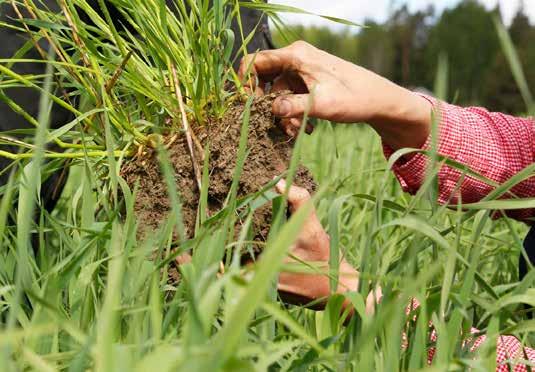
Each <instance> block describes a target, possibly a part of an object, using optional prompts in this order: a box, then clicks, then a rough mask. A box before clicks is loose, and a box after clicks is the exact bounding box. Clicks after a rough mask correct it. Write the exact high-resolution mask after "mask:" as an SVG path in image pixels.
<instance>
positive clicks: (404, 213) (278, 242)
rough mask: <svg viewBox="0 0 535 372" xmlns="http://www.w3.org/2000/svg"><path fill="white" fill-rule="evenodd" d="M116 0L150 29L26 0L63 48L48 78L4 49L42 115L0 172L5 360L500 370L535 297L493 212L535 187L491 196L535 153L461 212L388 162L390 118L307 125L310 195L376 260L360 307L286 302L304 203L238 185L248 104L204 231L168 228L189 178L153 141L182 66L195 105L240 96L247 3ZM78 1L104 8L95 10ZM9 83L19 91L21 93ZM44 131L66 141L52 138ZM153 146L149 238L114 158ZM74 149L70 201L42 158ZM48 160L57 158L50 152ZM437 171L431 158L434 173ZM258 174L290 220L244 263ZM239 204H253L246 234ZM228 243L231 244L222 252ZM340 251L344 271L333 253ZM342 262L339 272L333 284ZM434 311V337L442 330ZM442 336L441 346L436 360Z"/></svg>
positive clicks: (36, 364)
mask: <svg viewBox="0 0 535 372" xmlns="http://www.w3.org/2000/svg"><path fill="white" fill-rule="evenodd" d="M112 2H113V3H114V4H115V5H117V6H118V7H119V8H120V9H122V11H123V12H124V14H125V16H126V19H127V20H128V22H129V23H130V24H131V25H132V26H133V28H134V30H135V31H137V32H138V33H139V34H140V35H141V37H137V36H135V35H133V34H132V33H130V32H129V31H124V30H117V29H115V28H114V27H113V26H112V24H111V23H110V19H109V16H107V12H106V9H105V5H104V2H101V6H102V7H103V9H101V10H102V14H103V16H101V15H99V13H98V12H96V11H94V10H92V9H91V8H90V7H89V6H88V4H87V2H86V1H85V0H72V1H68V2H60V3H61V4H62V5H63V13H62V14H59V15H57V14H53V13H50V12H46V11H41V10H38V9H37V7H35V5H34V3H33V2H32V1H31V0H28V1H25V2H24V4H21V3H18V5H19V7H22V6H29V7H30V8H32V9H33V11H34V12H35V14H36V16H37V19H36V20H25V21H24V22H25V23H26V24H31V25H32V26H34V27H37V29H38V31H31V32H32V33H33V35H34V36H35V37H36V38H47V39H49V40H50V41H51V42H52V45H53V47H52V48H51V50H54V53H56V54H57V56H56V60H55V61H54V62H49V63H48V66H49V67H48V69H49V70H48V71H47V73H46V75H45V77H44V78H43V77H37V76H23V75H19V74H16V73H14V72H13V71H11V70H10V68H9V65H10V64H12V63H14V62H16V60H11V61H0V62H1V63H2V64H0V73H2V79H0V93H1V92H2V90H3V89H5V88H7V87H8V86H13V85H21V86H26V87H28V89H38V90H40V91H41V92H42V105H41V106H42V110H41V114H40V117H39V118H32V117H31V116H30V115H29V114H28V113H24V112H20V108H19V112H20V113H21V115H24V116H25V117H26V118H27V119H28V121H29V122H30V123H32V124H34V125H35V128H36V129H35V130H34V131H31V132H28V138H27V139H26V143H27V145H28V146H22V147H21V149H20V151H19V152H18V153H13V154H8V153H3V155H5V156H10V157H11V158H13V161H14V165H13V168H12V169H13V170H14V172H13V174H12V177H11V178H10V182H9V183H8V184H7V185H6V186H4V187H3V188H2V189H1V190H0V191H1V195H2V203H1V204H0V221H3V222H4V224H0V232H2V234H1V237H0V239H1V240H0V254H1V258H0V294H1V308H0V313H1V317H2V330H1V332H0V350H1V353H0V358H1V364H2V370H39V371H42V370H47V371H55V370H68V371H84V370H88V369H90V370H100V371H116V370H125V371H126V370H139V371H148V370H162V371H166V370H169V371H170V370H184V371H197V370H198V371H208V370H231V371H238V370H239V371H249V370H251V371H252V370H255V371H256V370H258V371H261V370H268V369H270V370H354V371H369V370H374V369H375V370H384V371H395V370H420V369H422V370H423V369H430V370H447V369H448V370H449V369H467V368H472V369H473V370H481V371H487V370H489V368H493V367H494V361H495V355H494V352H495V347H494V345H495V342H496V335H498V334H500V333H511V334H514V335H516V336H518V337H519V338H520V339H521V340H522V341H524V342H525V343H526V345H534V343H535V339H533V332H534V330H535V323H534V322H533V321H532V320H527V318H526V317H525V314H524V313H523V308H522V307H521V306H520V305H521V303H526V302H527V303H530V304H531V305H535V303H533V302H534V301H533V298H535V294H534V293H533V289H530V288H531V287H533V282H534V280H535V274H534V272H533V271H532V272H531V273H530V274H529V275H528V276H527V277H526V278H525V279H524V280H522V281H521V282H519V281H518V277H517V262H518V261H517V260H518V255H519V253H520V251H521V243H520V242H521V239H522V236H523V234H524V231H525V228H524V227H523V226H520V225H517V224H515V223H513V222H511V221H500V222H493V221H491V219H490V216H489V215H490V214H489V212H488V210H489V209H500V208H505V207H511V206H513V207H515V206H516V207H519V204H520V203H522V204H521V205H520V206H522V207H525V206H527V205H531V204H533V201H531V200H530V201H522V202H518V201H515V200H513V201H498V200H495V199H497V198H498V197H499V196H501V195H503V194H504V193H505V192H506V191H507V190H508V189H509V188H511V187H512V186H513V185H514V184H515V183H517V182H519V181H521V180H522V179H525V178H526V177H529V176H530V175H532V174H533V169H531V167H530V169H527V170H526V171H525V172H524V173H523V174H520V175H518V176H517V177H515V178H514V179H512V180H511V181H510V182H509V183H508V184H507V185H504V186H502V187H498V188H497V189H496V191H495V192H494V193H493V194H492V195H491V196H490V197H489V198H488V199H487V200H485V201H483V202H482V203H479V204H475V205H471V206H463V207H465V208H467V209H470V212H463V209H462V208H461V206H459V207H458V208H457V209H456V210H455V209H454V210H450V209H448V208H445V207H437V206H436V205H435V204H434V202H433V201H430V200H429V199H430V198H429V196H430V195H433V192H432V191H433V188H434V187H435V186H434V183H433V182H426V183H425V186H424V187H423V188H422V190H421V191H420V192H419V193H418V194H417V195H416V196H415V197H409V196H407V195H405V194H403V193H402V191H401V189H400V187H399V185H398V184H397V181H396V180H395V179H394V178H393V176H392V175H391V173H390V171H389V166H390V165H391V164H392V162H393V161H394V159H392V160H391V161H390V164H388V163H387V162H386V161H385V160H384V158H383V155H382V153H381V151H380V143H379V140H378V138H377V136H376V135H375V134H373V133H372V132H371V131H370V130H369V129H367V128H364V127H360V126H349V125H344V126H338V125H333V124H330V123H326V122H321V123H319V125H318V127H317V128H316V130H315V132H314V134H312V135H311V136H310V137H308V136H301V137H300V140H299V142H298V144H297V146H296V151H295V152H294V159H293V161H292V166H291V167H290V168H291V169H290V170H289V172H288V173H289V174H290V178H291V174H292V173H293V172H294V171H295V167H296V165H297V164H298V162H299V161H301V162H303V163H304V164H305V165H307V166H308V167H309V168H310V169H311V171H312V172H313V174H314V175H315V177H316V179H317V181H318V182H319V184H320V186H321V187H320V191H319V193H318V195H317V197H316V198H315V199H314V204H315V205H316V207H317V209H318V213H319V215H320V216H321V218H322V220H323V222H324V226H325V227H326V229H327V230H328V231H329V234H330V235H331V238H332V240H333V241H334V242H336V244H337V245H338V247H339V248H340V251H341V254H342V255H344V256H345V257H347V259H348V260H349V261H350V262H351V263H353V264H354V265H355V266H356V267H357V268H359V270H360V272H361V278H362V280H361V283H362V285H361V288H359V289H358V291H355V292H351V293H348V294H347V295H346V297H347V298H348V299H349V300H350V301H351V302H352V304H353V305H354V307H355V316H353V317H352V318H351V320H349V321H346V319H345V318H344V316H343V313H342V311H341V310H340V309H341V297H340V296H333V297H332V298H331V299H330V301H329V303H328V305H327V307H326V309H325V311H321V312H314V311H311V310H307V309H305V308H303V307H297V306H287V305H284V304H283V303H281V302H279V301H277V294H276V291H275V289H274V283H275V281H276V276H277V274H278V273H279V272H280V270H281V268H282V260H283V258H284V257H285V255H286V254H287V251H288V249H289V247H290V246H291V244H292V243H293V242H294V240H295V239H296V236H297V232H298V231H299V228H300V226H301V225H302V223H303V220H304V217H305V215H306V208H305V210H303V211H302V212H300V213H298V214H296V215H295V216H293V217H292V218H291V219H290V220H289V221H288V223H283V222H284V221H282V219H283V217H285V213H284V212H285V208H284V205H285V203H284V201H283V200H281V198H279V197H276V195H274V194H273V193H272V192H271V191H270V188H271V187H272V186H273V185H272V184H271V185H266V188H265V189H264V190H259V193H258V194H257V195H252V196H250V197H248V198H245V199H244V200H241V199H238V198H237V197H236V180H237V179H238V177H239V175H240V172H241V165H242V164H243V162H244V161H247V159H246V155H247V149H246V143H247V141H245V139H246V135H247V133H248V126H249V121H248V109H246V111H245V114H244V118H243V125H242V138H241V141H240V143H239V144H237V146H238V147H239V151H238V153H239V154H240V155H239V157H238V160H237V162H238V165H239V166H238V167H237V170H236V176H235V181H234V183H233V187H232V188H231V189H232V191H231V193H230V195H229V198H228V200H227V204H226V205H227V207H226V208H227V209H226V210H225V211H223V212H222V213H220V214H218V215H217V216H215V217H212V218H207V216H206V212H205V211H203V210H202V208H201V211H200V213H199V215H200V218H199V220H200V222H204V223H203V224H200V225H199V228H198V229H197V231H196V235H195V238H193V239H192V240H188V241H178V242H174V241H173V231H175V230H176V229H177V228H178V229H179V230H180V227H181V208H180V190H176V186H174V180H173V177H174V176H173V174H172V171H171V169H172V168H171V167H170V165H169V163H168V160H167V155H166V152H165V147H163V146H161V143H160V142H159V141H158V140H155V141H152V140H153V139H154V138H155V137H154V135H159V134H160V133H162V132H163V131H165V125H166V124H165V121H166V119H167V118H171V122H172V125H173V126H174V127H175V128H176V130H180V129H179V128H181V125H180V123H181V119H182V116H181V114H180V111H181V107H180V103H179V102H178V101H177V97H176V95H175V90H174V89H173V84H175V83H176V84H178V83H180V88H181V89H182V90H183V95H184V97H185V103H186V110H187V116H188V120H190V122H192V123H197V124H198V125H202V123H203V120H205V119H206V118H207V116H208V115H216V116H217V115H222V114H223V113H224V110H225V107H226V104H227V102H228V100H229V99H232V95H231V93H230V91H226V90H225V87H226V86H227V82H229V81H230V80H233V73H232V71H231V70H230V63H231V62H232V61H231V60H230V54H229V52H228V50H229V48H230V43H231V42H232V40H233V39H234V40H236V39H239V38H241V35H240V36H237V35H231V34H230V31H229V22H230V21H231V19H232V17H234V16H236V14H237V12H238V10H239V3H238V2H234V1H223V0H222V1H214V6H213V7H210V6H208V2H207V1H204V0H199V1H193V0H188V1H187V3H188V4H189V6H191V7H192V11H191V12H187V11H186V9H185V7H184V4H185V2H177V3H176V4H177V8H178V15H176V16H174V15H172V14H171V12H169V11H167V10H166V9H165V8H164V5H163V4H164V2H163V1H156V0H144V1H141V0H132V1H121V0H113V1H112ZM249 6H251V5H250V4H249ZM257 6H258V7H264V10H266V11H277V10H285V9H280V8H277V7H271V8H269V7H266V6H265V5H261V4H257ZM77 7H78V8H77ZM77 9H83V10H85V11H86V12H87V13H88V14H89V15H90V17H91V19H92V20H93V22H94V23H95V24H96V27H91V26H88V25H85V24H84V23H83V22H82V21H81V19H80V17H79V14H78V13H77V12H78V10H77ZM223 10H225V11H223ZM286 10H288V9H286ZM17 27H20V28H21V30H24V27H23V25H20V26H17ZM243 36H244V38H245V39H246V38H247V35H243ZM504 40H506V39H504ZM51 55H53V54H51ZM23 58H24V55H23V53H21V55H19V56H17V60H18V61H21V60H23ZM200 61H202V63H200ZM32 62H34V63H41V62H38V61H32ZM173 69H175V70H176V72H177V79H176V80H178V81H174V77H173V74H172V71H173ZM440 76H445V74H441V75H440ZM517 76H519V77H521V75H519V74H517ZM42 79H44V82H45V84H44V85H41V80H42ZM442 79H443V78H442ZM59 83H61V84H62V85H63V86H67V87H71V88H73V89H74V90H73V93H71V95H70V97H68V98H69V99H68V100H67V99H66V98H65V97H63V96H61V95H57V94H54V92H55V89H57V88H58V84H59ZM442 83H443V82H442ZM440 85H441V84H440V81H439V83H438V84H437V86H440ZM0 99H3V100H4V101H5V102H7V103H8V104H10V105H11V106H12V107H13V108H14V109H17V107H16V104H15V103H14V102H12V101H10V100H9V98H7V96H6V95H4V94H2V95H1V98H0ZM52 101H54V102H56V103H58V104H60V105H62V106H63V107H65V108H66V109H68V110H70V111H71V112H72V113H73V115H74V116H75V119H74V120H73V121H72V122H71V123H69V124H66V125H64V126H63V127H61V128H59V129H57V130H53V131H52V130H49V129H48V127H47V123H48V111H47V107H49V105H50V102H52ZM249 104H250V101H249ZM248 107H249V106H248ZM197 124H196V125H197ZM7 135H11V133H7ZM32 136H33V138H32ZM6 138H9V137H6ZM8 142H10V143H11V144H17V143H16V142H15V140H12V141H8ZM46 143H56V144H57V145H58V146H59V147H60V148H61V149H62V150H61V151H51V150H49V149H47V148H45V144H46ZM138 146H154V147H156V148H157V149H158V153H159V158H160V160H161V163H162V173H163V174H164V177H165V179H166V182H167V185H168V188H169V193H170V195H171V198H172V200H174V207H175V210H174V211H173V213H171V215H170V217H169V219H168V221H167V222H166V224H165V226H163V227H162V229H161V231H159V232H157V233H155V234H154V235H152V236H151V237H149V238H148V239H147V240H145V241H138V240H137V237H136V216H135V213H134V210H133V203H134V198H135V194H136V189H133V190H131V189H129V188H128V186H127V185H126V183H125V181H124V180H122V178H121V177H120V174H119V169H120V167H121V164H122V163H123V162H124V161H126V159H127V158H128V157H129V156H132V155H133V154H135V153H136V151H137V149H138ZM407 151H413V150H405V151H404V152H407ZM404 152H399V153H398V154H396V155H395V157H399V156H401V155H402V153H404ZM207 155H209V154H207ZM64 158H69V159H71V161H72V162H71V163H70V172H69V180H68V182H67V185H66V187H65V190H64V192H63V194H62V198H61V200H60V202H59V203H58V205H57V207H56V208H55V209H54V211H52V212H47V211H46V210H45V209H44V208H43V206H42V203H41V202H40V200H39V198H38V195H39V193H38V192H37V191H38V190H39V187H40V186H39V185H40V182H38V181H40V180H39V177H36V174H42V176H41V177H42V178H44V177H46V175H48V174H50V172H51V171H52V170H53V169H56V168H58V167H61V166H62V164H63V163H61V161H63V159H64ZM43 159H48V160H49V161H48V162H47V163H45V164H44V165H42V166H40V164H42V161H43ZM206 159H209V156H206ZM436 161H437V162H438V163H441V162H445V161H446V160H445V159H441V158H440V157H437V159H436ZM448 164H450V165H451V166H454V167H458V168H460V169H463V170H464V171H466V172H469V170H467V169H465V168H463V167H462V166H461V165H459V164H453V163H451V162H449V163H448ZM32 169H33V171H32ZM36 169H40V172H36V171H35V170H36ZM436 171H437V170H436V168H432V169H431V170H430V174H429V177H430V179H432V178H433V177H434V176H435V175H436ZM208 179H209V174H208V172H207V167H206V166H205V167H204V172H203V177H202V182H201V206H206V200H204V202H203V197H204V198H205V197H206V188H207V181H208ZM261 193H264V194H265V195H266V196H267V198H268V199H274V215H275V216H277V217H276V221H274V225H275V226H277V227H280V228H277V232H276V233H272V234H271V236H270V239H269V240H268V242H267V243H266V244H265V253H264V255H263V257H262V258H261V259H260V260H259V261H258V262H257V263H255V264H254V265H251V266H247V267H242V266H240V259H239V256H238V254H237V253H236V252H237V251H238V250H236V247H240V248H242V249H247V248H251V244H253V243H252V242H250V241H249V240H248V238H249V235H248V227H249V226H250V224H251V216H252V213H253V212H254V209H255V208H257V207H258V206H259V205H258V204H259V203H258V200H259V198H258V196H259V195H260V194H261ZM203 195H204V196H203ZM34 205H35V209H36V211H37V213H35V215H36V218H33V215H34V213H32V210H33V209H34ZM244 206H245V207H246V208H243V207H244ZM310 207H311V205H309V206H308V207H307V208H310ZM236 209H239V211H240V213H241V215H240V216H239V217H240V218H241V220H242V221H244V222H243V225H242V226H243V227H242V230H241V231H240V232H239V234H238V237H237V238H236V236H235V231H234V228H233V226H235V222H236V219H237V214H236V213H234V212H235V210H236ZM30 240H31V242H32V245H30ZM34 249H35V251H34ZM185 251H188V252H190V253H191V254H192V262H191V263H189V264H185V265H182V266H181V267H180V273H181V279H180V281H178V282H173V281H172V280H170V279H169V275H168V272H169V271H170V270H172V265H171V263H172V262H173V261H174V259H175V257H176V256H177V255H178V254H180V253H182V252H185ZM223 257H230V259H226V260H224V261H223V262H224V270H221V268H220V262H221V261H222V259H223ZM331 268H332V272H333V273H335V272H336V271H337V269H336V268H337V257H336V256H333V257H331ZM309 270H310V269H309ZM335 281H336V277H335V276H331V284H332V285H333V286H334V283H335ZM378 285H380V286H381V287H382V288H383V292H384V298H383V300H382V301H381V303H379V304H378V305H377V306H376V309H375V313H374V315H369V314H366V313H365V311H364V301H365V300H364V299H365V298H366V295H367V293H368V291H369V290H370V289H371V288H375V287H376V286H378ZM409 298H416V299H418V300H419V301H420V303H421V307H420V311H419V316H418V318H417V320H416V321H414V322H413V321H409V320H408V319H407V316H406V314H405V311H404V309H405V308H406V306H407V304H408V299H409ZM430 321H432V322H433V324H434V328H435V330H436V332H437V335H438V341H437V342H436V344H434V343H433V342H431V341H430V337H429V336H430V333H431V331H432V330H431V328H430V327H429V322H430ZM471 326H474V327H477V328H478V329H480V330H481V331H482V332H486V333H487V334H488V335H489V336H490V337H489V340H488V341H487V343H486V344H485V347H483V348H481V349H480V351H479V352H478V353H477V354H476V355H474V354H472V353H470V352H469V351H468V350H467V348H466V347H463V345H464V342H463V340H464V339H465V337H466V334H467V332H469V330H470V327H471ZM403 333H405V334H406V335H407V337H408V346H407V347H405V348H402V347H400V345H402V344H403V340H402V334H403ZM430 346H435V347H436V352H437V354H436V358H435V361H434V363H433V365H431V366H428V364H427V349H428V347H430Z"/></svg>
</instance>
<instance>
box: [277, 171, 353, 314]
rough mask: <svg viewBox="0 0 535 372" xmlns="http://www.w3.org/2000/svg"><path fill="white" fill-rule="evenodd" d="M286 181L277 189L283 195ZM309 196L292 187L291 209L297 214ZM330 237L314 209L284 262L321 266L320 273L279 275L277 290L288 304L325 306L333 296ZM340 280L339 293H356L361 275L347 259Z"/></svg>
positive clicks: (290, 194) (343, 263)
mask: <svg viewBox="0 0 535 372" xmlns="http://www.w3.org/2000/svg"><path fill="white" fill-rule="evenodd" d="M286 187H287V185H286V181H285V180H280V181H279V182H278V183H277V185H276V186H275V188H276V190H277V192H279V193H280V194H284V192H285V191H286ZM310 198H311V197H310V193H309V192H308V191H307V190H306V189H303V188H301V187H297V186H291V187H290V190H289V192H288V207H289V209H290V212H291V213H294V212H295V211H296V210H298V209H299V208H300V207H301V206H303V205H304V204H305V203H307V202H308V201H309V200H310ZM329 254H330V238H329V235H328V234H327V233H326V232H325V230H324V229H323V227H322V226H321V223H320V221H319V219H318V217H317V215H316V211H315V210H313V211H312V212H311V214H310V216H308V219H307V220H306V222H305V224H304V226H303V228H302V230H301V233H300V234H299V237H298V238H297V241H296V242H295V244H294V245H293V247H292V248H291V251H290V255H289V256H288V257H287V258H286V261H285V263H299V262H308V263H310V264H311V265H312V266H314V267H318V265H319V266H320V267H318V273H317V274H315V273H314V274H312V273H290V272H283V273H281V274H280V276H279V283H278V290H279V294H280V295H281V298H282V299H283V300H284V301H285V302H290V303H293V304H307V303H309V302H313V301H316V300H323V301H321V303H322V304H324V303H325V302H326V301H325V300H327V298H328V297H329V295H330V294H331V292H330V288H329V276H328V270H329ZM339 271H340V278H339V285H338V289H337V292H338V293H343V292H347V291H355V290H357V287H358V272H357V271H356V270H355V269H354V268H353V267H352V266H351V265H350V264H349V263H348V262H347V261H346V260H345V259H342V261H341V262H340V270H339Z"/></svg>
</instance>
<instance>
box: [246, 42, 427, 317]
mask: <svg viewBox="0 0 535 372" xmlns="http://www.w3.org/2000/svg"><path fill="white" fill-rule="evenodd" d="M239 76H240V78H241V79H242V81H244V82H246V84H245V85H246V87H247V88H249V89H250V90H254V91H255V92H256V94H258V95H261V94H263V93H264V92H265V89H266V85H267V84H268V83H271V84H272V88H271V90H272V91H274V92H281V91H287V90H289V91H291V92H292V93H291V94H284V95H282V96H280V97H278V98H277V99H276V100H275V101H274V102H273V113H274V114H275V115H276V116H278V117H280V118H281V119H282V121H281V122H282V126H283V128H284V129H285V130H286V132H287V133H288V134H289V135H291V136H295V135H296V134H297V133H298V130H299V127H300V125H301V123H302V121H303V116H304V114H305V112H306V113H307V114H308V116H309V117H315V118H319V119H325V120H330V121H334V122H338V123H361V122H365V123H368V124H370V125H371V126H372V127H373V128H374V129H375V131H376V132H377V133H378V134H379V135H380V136H381V138H382V140H383V142H384V143H385V144H387V145H389V146H390V147H391V148H392V149H394V150H396V149H400V148H407V147H413V148H419V147H421V146H422V145H423V144H424V143H425V141H426V139H427V138H428V136H429V132H430V126H431V111H432V106H431V104H430V103H429V101H428V100H426V99H424V98H422V97H421V96H419V95H417V94H414V93H412V92H411V91H409V90H407V89H405V88H402V87H400V86H398V85H396V84H394V83H392V82H391V81H389V80H387V79H385V78H383V77H381V76H379V75H377V74H375V73H373V72H371V71H368V70H366V69H364V68H362V67H360V66H357V65H355V64H352V63H350V62H347V61H345V60H343V59H340V58H338V57H335V56H333V55H330V54H328V53H326V52H324V51H322V50H320V49H317V48H315V47H314V46H312V45H310V44H308V43H306V42H303V41H298V42H295V43H293V44H291V45H290V46H288V47H286V48H281V49H277V50H267V51H261V52H259V53H256V54H254V55H249V56H247V57H245V58H244V59H243V60H242V62H241V65H240V69H239ZM285 188H286V185H285V183H284V181H283V180H281V182H279V184H277V186H276V189H277V191H278V192H280V193H284V189H285ZM309 199H310V194H309V193H308V192H307V191H306V190H305V189H302V188H299V187H295V186H292V187H291V188H290V190H289V196H288V203H289V206H290V210H291V211H293V210H295V209H298V208H299V207H300V206H301V205H303V204H304V203H306V202H307V201H308V200H309ZM329 250H330V247H329V236H328V234H327V233H326V232H325V231H324V229H323V227H322V226H321V224H320V222H319V220H318V218H317V216H316V213H315V212H312V214H311V215H310V216H309V219H308V221H307V222H306V223H305V226H304V228H303V230H302V231H301V234H300V235H299V237H298V239H297V242H296V243H295V245H294V246H293V247H292V249H291V252H290V256H289V257H288V259H287V262H295V261H296V259H297V261H299V260H302V261H305V262H315V263H323V264H324V266H326V265H325V264H327V263H328V260H329ZM292 257H293V258H292ZM339 283H340V284H339V287H338V288H337V290H336V292H337V293H343V292H346V291H354V290H356V289H357V288H358V272H357V271H356V270H355V269H354V268H353V267H352V266H351V265H350V264H349V263H348V262H347V261H345V259H343V260H342V261H341V262H340V277H339ZM279 291H280V292H281V293H282V294H283V296H284V297H286V298H287V299H289V300H290V301H291V302H300V303H303V302H304V303H306V302H310V301H318V300H321V299H324V298H327V297H328V296H329V295H330V294H331V293H330V288H329V279H328V276H327V275H325V273H323V274H322V273H319V274H317V275H313V274H308V273H307V274H303V273H282V274H281V275H280V277H279ZM379 291H380V290H379ZM376 297H380V293H379V294H378V296H376ZM375 300H376V299H374V296H373V294H372V295H370V297H368V301H367V302H368V303H367V305H368V306H367V307H368V310H369V311H371V309H372V308H373V304H374V302H375Z"/></svg>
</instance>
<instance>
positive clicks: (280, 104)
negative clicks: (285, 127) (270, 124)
mask: <svg viewBox="0 0 535 372" xmlns="http://www.w3.org/2000/svg"><path fill="white" fill-rule="evenodd" d="M310 97H311V96H310V94H292V95H286V96H280V97H278V98H277V99H276V100H275V101H273V114H274V115H275V116H279V117H281V118H302V117H303V116H304V115H305V112H306V111H308V114H309V115H310V116H315V112H314V102H312V101H311V99H310Z"/></svg>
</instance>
